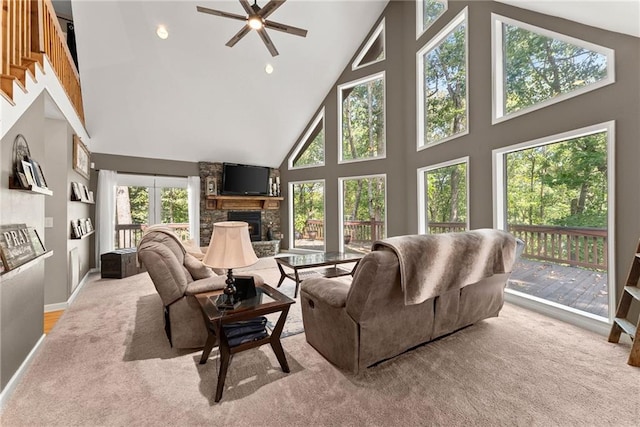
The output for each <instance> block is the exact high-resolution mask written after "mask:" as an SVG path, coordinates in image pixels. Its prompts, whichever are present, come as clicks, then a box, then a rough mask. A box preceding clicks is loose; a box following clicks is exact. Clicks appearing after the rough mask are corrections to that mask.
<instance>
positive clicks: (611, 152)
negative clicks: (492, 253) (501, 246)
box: [492, 121, 617, 332]
mask: <svg viewBox="0 0 640 427" xmlns="http://www.w3.org/2000/svg"><path fill="white" fill-rule="evenodd" d="M600 132H607V199H608V200H607V202H608V205H607V214H608V218H607V245H608V257H607V264H608V265H609V266H610V268H609V269H608V272H607V275H608V290H609V318H608V319H606V318H603V317H600V316H595V315H589V314H588V313H587V314H585V313H584V312H580V313H579V314H577V312H576V311H575V310H574V309H571V308H570V307H566V306H561V305H559V304H557V307H556V306H555V305H553V304H552V303H549V302H548V301H545V300H541V299H536V298H531V297H529V296H526V297H525V296H523V294H521V293H519V292H517V291H512V290H510V289H506V290H505V296H506V297H508V300H509V301H512V302H517V303H519V304H521V305H523V306H526V307H528V308H530V309H533V310H536V311H539V312H541V313H545V314H549V313H551V312H553V315H554V316H555V317H557V318H559V319H561V320H563V321H566V322H569V323H572V324H576V325H579V326H583V327H587V328H589V329H591V330H594V331H598V332H601V331H602V330H603V328H602V325H603V324H606V323H607V321H608V324H611V323H612V322H613V317H614V315H615V310H616V301H615V298H616V294H617V289H616V274H615V273H616V271H615V259H616V257H615V234H616V230H615V221H614V218H615V206H616V203H615V188H616V186H615V121H609V122H604V123H599V124H595V125H592V126H587V127H584V128H580V129H575V130H571V131H568V132H563V133H560V134H556V135H550V136H546V137H543V138H539V139H536V140H533V141H526V142H522V143H518V144H514V145H511V146H508V147H502V148H499V149H495V150H493V152H492V158H493V159H492V160H493V164H492V170H493V185H492V187H493V201H494V202H493V225H494V228H498V229H500V230H506V228H507V218H506V215H507V211H506V209H507V206H506V203H505V201H506V196H507V194H506V189H505V184H506V182H505V180H506V168H505V161H504V159H505V155H506V154H508V153H512V152H514V151H520V150H524V149H528V148H534V147H539V146H542V145H547V144H553V143H556V142H562V141H566V140H570V139H574V138H580V137H583V136H587V135H592V134H595V133H600ZM554 307H555V308H558V309H559V310H554V309H553V308H554ZM598 325H600V326H598Z"/></svg>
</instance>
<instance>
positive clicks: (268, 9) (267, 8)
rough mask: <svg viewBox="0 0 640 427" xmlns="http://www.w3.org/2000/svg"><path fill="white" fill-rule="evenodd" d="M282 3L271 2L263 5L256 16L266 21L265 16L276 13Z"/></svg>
mask: <svg viewBox="0 0 640 427" xmlns="http://www.w3.org/2000/svg"><path fill="white" fill-rule="evenodd" d="M284 2H285V0H271V1H270V2H269V3H267V4H265V5H264V7H263V8H262V9H260V12H258V15H260V16H262V18H264V19H266V18H267V16H269V15H271V14H272V13H273V12H275V11H276V9H277V8H279V7H280V6H282V4H283V3H284Z"/></svg>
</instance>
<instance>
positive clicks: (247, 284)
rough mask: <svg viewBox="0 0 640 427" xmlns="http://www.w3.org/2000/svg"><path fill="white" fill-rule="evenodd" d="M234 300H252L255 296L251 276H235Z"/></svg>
mask: <svg viewBox="0 0 640 427" xmlns="http://www.w3.org/2000/svg"><path fill="white" fill-rule="evenodd" d="M235 279H236V283H235V285H236V298H237V299H238V301H242V300H246V299H249V298H254V297H255V296H256V284H255V282H254V280H253V276H235Z"/></svg>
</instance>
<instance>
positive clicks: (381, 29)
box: [351, 18, 387, 71]
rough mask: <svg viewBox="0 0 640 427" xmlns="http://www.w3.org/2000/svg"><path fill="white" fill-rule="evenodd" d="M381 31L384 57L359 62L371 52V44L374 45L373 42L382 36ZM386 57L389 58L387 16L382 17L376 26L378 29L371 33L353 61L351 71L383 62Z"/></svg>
mask: <svg viewBox="0 0 640 427" xmlns="http://www.w3.org/2000/svg"><path fill="white" fill-rule="evenodd" d="M381 33H382V58H380V59H374V60H373V61H370V62H366V63H364V64H359V62H360V61H362V59H363V58H364V57H365V56H366V54H367V53H368V52H369V49H371V46H373V44H374V43H375V41H376V40H377V38H378V37H379V36H380V34H381ZM385 59H387V33H386V31H385V18H382V21H380V24H378V27H377V28H376V30H375V31H374V32H373V33H372V34H371V37H369V39H368V40H367V43H366V44H365V45H364V47H363V48H362V49H361V50H360V53H358V56H356V59H354V60H353V62H352V63H351V71H355V70H359V69H360V68H364V67H368V66H369V65H372V64H377V63H378V62H382V61H384V60H385Z"/></svg>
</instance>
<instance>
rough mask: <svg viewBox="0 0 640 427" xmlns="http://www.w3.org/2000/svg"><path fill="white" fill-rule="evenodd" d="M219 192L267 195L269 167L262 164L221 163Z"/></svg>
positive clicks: (239, 194)
mask: <svg viewBox="0 0 640 427" xmlns="http://www.w3.org/2000/svg"><path fill="white" fill-rule="evenodd" d="M221 194H226V195H237V196H268V195H269V168H267V167H263V166H250V165H240V164H236V163H223V164H222V190H221Z"/></svg>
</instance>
